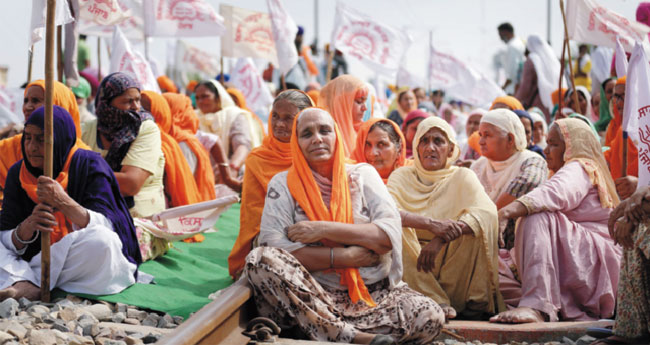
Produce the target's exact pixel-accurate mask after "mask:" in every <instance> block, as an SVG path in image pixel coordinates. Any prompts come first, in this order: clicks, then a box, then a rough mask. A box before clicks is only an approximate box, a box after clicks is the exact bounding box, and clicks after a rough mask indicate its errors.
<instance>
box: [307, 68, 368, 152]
mask: <svg viewBox="0 0 650 345" xmlns="http://www.w3.org/2000/svg"><path fill="white" fill-rule="evenodd" d="M368 92H369V91H368V87H366V84H365V83H364V82H363V81H361V80H359V79H358V78H356V77H353V76H351V75H348V74H345V75H342V76H340V77H337V78H336V79H334V80H332V81H330V82H329V83H327V84H325V87H323V88H322V89H321V90H320V95H319V98H318V107H319V108H323V109H325V110H326V111H327V112H329V113H330V114H332V117H333V118H334V121H336V124H337V125H338V127H339V128H340V129H341V134H342V135H343V138H342V139H343V148H344V152H345V156H346V157H350V155H351V154H352V150H354V146H355V145H356V140H357V131H358V130H359V128H360V127H361V124H362V123H363V113H364V112H365V111H366V109H368V108H367V107H366V99H367V98H368Z"/></svg>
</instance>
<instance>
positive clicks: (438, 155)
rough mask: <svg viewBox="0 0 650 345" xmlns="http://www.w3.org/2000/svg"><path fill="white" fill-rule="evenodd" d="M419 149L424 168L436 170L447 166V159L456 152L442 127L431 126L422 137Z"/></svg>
mask: <svg viewBox="0 0 650 345" xmlns="http://www.w3.org/2000/svg"><path fill="white" fill-rule="evenodd" d="M417 150H418V157H419V158H420V163H421V164H422V167H423V168H424V170H427V171H436V170H440V169H443V168H444V167H445V166H447V159H449V158H450V157H451V155H452V154H453V153H454V144H452V143H450V142H449V140H448V139H447V136H446V135H445V133H444V132H443V131H442V130H441V129H440V128H431V129H430V130H428V131H427V132H426V133H424V135H423V136H422V137H421V138H420V141H419V142H418V148H417Z"/></svg>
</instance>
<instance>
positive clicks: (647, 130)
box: [638, 107, 650, 172]
mask: <svg viewBox="0 0 650 345" xmlns="http://www.w3.org/2000/svg"><path fill="white" fill-rule="evenodd" d="M646 108H648V107H646ZM639 140H640V141H641V144H643V145H639V147H638V149H639V161H640V162H641V163H643V165H645V166H646V169H648V172H650V126H648V125H643V126H639Z"/></svg>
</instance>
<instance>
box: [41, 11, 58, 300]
mask: <svg viewBox="0 0 650 345" xmlns="http://www.w3.org/2000/svg"><path fill="white" fill-rule="evenodd" d="M55 9H56V0H47V17H46V22H45V23H46V24H45V133H44V134H45V135H44V136H45V155H44V156H45V157H44V158H45V162H44V164H45V166H44V167H43V172H44V173H45V176H47V177H50V178H51V177H52V152H53V146H54V140H53V139H54V138H53V135H52V132H53V129H52V111H53V108H52V103H53V102H52V97H53V92H52V91H53V90H54V51H55V46H54V44H55V43H54V30H55V26H54V14H55ZM41 300H42V301H43V302H49V301H50V234H49V233H48V232H41Z"/></svg>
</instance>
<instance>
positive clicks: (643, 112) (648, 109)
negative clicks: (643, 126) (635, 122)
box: [639, 105, 650, 119]
mask: <svg viewBox="0 0 650 345" xmlns="http://www.w3.org/2000/svg"><path fill="white" fill-rule="evenodd" d="M648 115H650V105H646V106H645V107H641V108H639V119H642V118H644V117H646V116H648Z"/></svg>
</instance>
